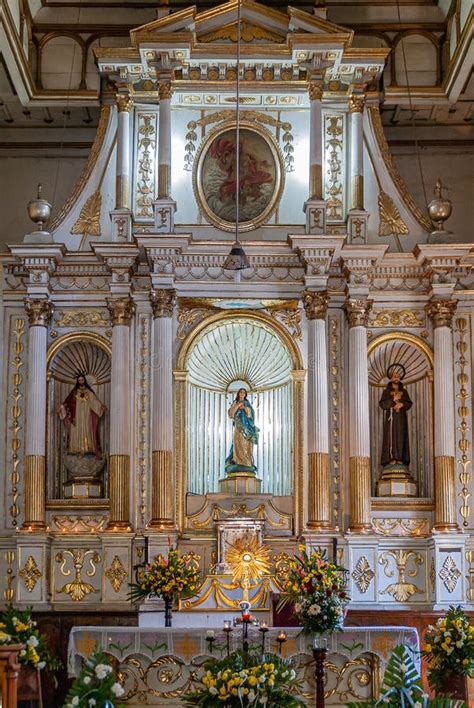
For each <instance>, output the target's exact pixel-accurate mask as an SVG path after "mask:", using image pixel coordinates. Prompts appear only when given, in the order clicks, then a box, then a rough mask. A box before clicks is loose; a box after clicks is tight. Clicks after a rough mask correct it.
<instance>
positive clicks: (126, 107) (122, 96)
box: [115, 93, 133, 113]
mask: <svg viewBox="0 0 474 708" xmlns="http://www.w3.org/2000/svg"><path fill="white" fill-rule="evenodd" d="M115 100H116V101H117V108H118V110H119V113H121V112H123V111H125V112H126V113H130V111H131V110H132V108H133V101H132V99H131V97H130V96H129V94H128V93H119V94H117V97H116V99H115Z"/></svg>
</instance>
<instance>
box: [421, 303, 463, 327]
mask: <svg viewBox="0 0 474 708" xmlns="http://www.w3.org/2000/svg"><path fill="white" fill-rule="evenodd" d="M457 304H458V301H457V300H441V299H436V300H431V301H430V302H429V303H428V304H427V305H426V307H425V309H426V313H427V315H428V317H429V318H430V320H432V322H433V327H434V328H435V329H436V328H437V327H451V325H452V323H453V316H454V313H455V311H456V307H457Z"/></svg>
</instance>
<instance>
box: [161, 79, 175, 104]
mask: <svg viewBox="0 0 474 708" xmlns="http://www.w3.org/2000/svg"><path fill="white" fill-rule="evenodd" d="M172 95H173V89H172V86H171V81H160V83H159V84H158V96H159V97H160V101H169V100H170V99H171V96H172Z"/></svg>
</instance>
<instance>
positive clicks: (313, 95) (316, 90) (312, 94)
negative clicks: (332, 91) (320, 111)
mask: <svg viewBox="0 0 474 708" xmlns="http://www.w3.org/2000/svg"><path fill="white" fill-rule="evenodd" d="M323 91H324V87H323V84H322V83H319V82H316V81H310V83H309V86H308V95H309V100H310V101H320V100H321V99H322V97H323Z"/></svg>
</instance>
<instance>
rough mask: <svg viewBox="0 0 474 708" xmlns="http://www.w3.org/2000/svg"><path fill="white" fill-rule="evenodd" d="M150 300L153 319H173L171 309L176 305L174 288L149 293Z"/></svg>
mask: <svg viewBox="0 0 474 708" xmlns="http://www.w3.org/2000/svg"><path fill="white" fill-rule="evenodd" d="M150 300H151V305H152V308H153V317H154V318H155V319H156V318H157V317H173V309H174V306H175V303H176V290H175V289H174V288H160V289H159V290H152V291H151V292H150Z"/></svg>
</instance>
